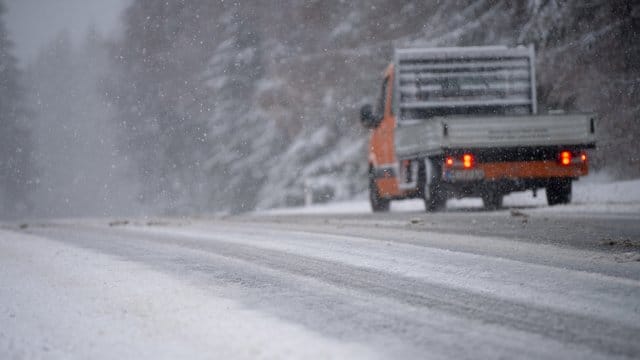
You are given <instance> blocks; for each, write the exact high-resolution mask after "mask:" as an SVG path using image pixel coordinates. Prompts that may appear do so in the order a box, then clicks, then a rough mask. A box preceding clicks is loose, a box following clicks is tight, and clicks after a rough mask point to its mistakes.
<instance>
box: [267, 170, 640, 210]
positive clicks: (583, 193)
mask: <svg viewBox="0 0 640 360" xmlns="http://www.w3.org/2000/svg"><path fill="white" fill-rule="evenodd" d="M572 196H573V199H572V203H571V204H569V205H560V206H554V207H548V206H547V200H546V194H545V191H544V190H541V191H538V194H537V197H533V193H532V192H531V191H525V192H517V193H512V194H509V195H508V196H505V198H504V206H505V207H524V208H527V207H529V208H544V209H546V210H551V211H554V212H575V211H579V212H625V213H639V214H640V179H637V180H629V181H610V180H609V178H608V177H607V175H604V174H594V175H590V176H588V177H585V178H583V179H581V180H580V181H577V182H574V185H573V195H572ZM476 208H482V200H481V199H480V198H464V199H452V200H449V201H448V202H447V209H448V210H463V209H476ZM391 211H399V212H411V211H424V203H423V202H422V201H421V200H419V199H414V200H403V201H393V202H391ZM370 212H371V207H370V206H369V202H368V200H367V199H366V197H365V196H361V197H360V198H359V199H356V200H353V201H345V202H333V203H328V204H318V205H312V206H308V207H297V208H281V209H271V210H267V211H262V212H259V214H265V215H288V214H354V213H370Z"/></svg>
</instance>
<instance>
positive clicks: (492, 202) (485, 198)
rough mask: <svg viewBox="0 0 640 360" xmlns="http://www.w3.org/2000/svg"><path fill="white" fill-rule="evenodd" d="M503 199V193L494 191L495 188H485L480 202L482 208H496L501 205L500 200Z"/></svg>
mask: <svg viewBox="0 0 640 360" xmlns="http://www.w3.org/2000/svg"><path fill="white" fill-rule="evenodd" d="M503 199H504V194H502V193H500V192H498V191H495V190H487V191H486V192H484V193H483V194H482V204H483V205H484V208H485V209H487V210H498V209H500V208H501V207H502V200H503Z"/></svg>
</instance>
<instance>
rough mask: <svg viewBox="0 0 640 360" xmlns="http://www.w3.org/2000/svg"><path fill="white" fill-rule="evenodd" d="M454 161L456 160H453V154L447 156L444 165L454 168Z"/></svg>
mask: <svg viewBox="0 0 640 360" xmlns="http://www.w3.org/2000/svg"><path fill="white" fill-rule="evenodd" d="M454 163H455V161H454V160H453V158H452V157H451V156H447V157H446V158H445V159H444V166H445V167H447V168H452V167H453V164H454Z"/></svg>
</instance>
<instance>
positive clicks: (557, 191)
mask: <svg viewBox="0 0 640 360" xmlns="http://www.w3.org/2000/svg"><path fill="white" fill-rule="evenodd" d="M570 202H571V179H558V180H555V181H552V182H551V183H549V185H547V203H548V204H549V206H553V205H559V204H568V203H570Z"/></svg>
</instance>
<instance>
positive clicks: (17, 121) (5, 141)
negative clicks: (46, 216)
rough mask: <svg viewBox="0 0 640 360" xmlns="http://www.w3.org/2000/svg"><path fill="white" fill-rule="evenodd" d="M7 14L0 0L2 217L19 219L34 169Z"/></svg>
mask: <svg viewBox="0 0 640 360" xmlns="http://www.w3.org/2000/svg"><path fill="white" fill-rule="evenodd" d="M4 13H5V6H4V3H3V2H2V0H0V217H4V218H17V217H20V216H24V215H26V214H27V213H28V211H29V210H30V207H31V204H30V201H29V192H30V190H31V189H32V187H33V181H32V177H33V174H34V169H33V164H32V145H31V138H30V131H29V127H28V121H29V112H28V110H27V108H26V104H25V101H24V96H25V91H24V88H23V86H22V84H21V73H20V71H19V69H18V67H17V60H16V58H15V57H14V55H13V54H12V50H13V44H12V42H11V40H9V38H8V35H7V30H6V28H5V25H4V21H3V18H2V16H3V15H4Z"/></svg>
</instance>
